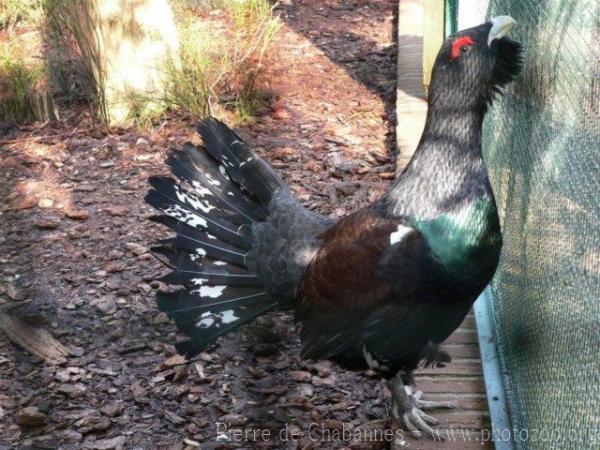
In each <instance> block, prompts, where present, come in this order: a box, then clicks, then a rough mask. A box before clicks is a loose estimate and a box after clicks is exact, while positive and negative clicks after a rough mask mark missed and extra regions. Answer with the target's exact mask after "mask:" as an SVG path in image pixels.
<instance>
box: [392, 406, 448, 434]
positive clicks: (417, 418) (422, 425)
mask: <svg viewBox="0 0 600 450" xmlns="http://www.w3.org/2000/svg"><path fill="white" fill-rule="evenodd" d="M398 415H399V414H398ZM397 418H402V421H403V422H404V425H405V426H406V429H407V430H408V431H409V432H410V434H411V435H412V436H413V437H415V438H416V439H420V438H421V437H422V436H423V433H425V434H427V435H429V436H431V437H432V438H433V439H441V436H440V435H439V433H438V432H437V431H435V430H434V429H433V428H431V427H430V426H429V425H437V424H438V423H439V422H438V420H437V419H436V418H435V417H431V416H430V415H429V414H425V413H424V412H423V411H421V410H420V409H419V408H416V407H413V408H412V409H411V410H410V411H406V412H405V413H404V414H402V417H397Z"/></svg>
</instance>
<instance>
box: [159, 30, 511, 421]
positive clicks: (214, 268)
mask: <svg viewBox="0 0 600 450" xmlns="http://www.w3.org/2000/svg"><path fill="white" fill-rule="evenodd" d="M504 20H505V21H506V19H504ZM511 20H512V19H511ZM500 22H501V21H500ZM500 22H498V23H500ZM498 23H495V22H493V21H492V22H490V23H488V24H484V25H482V26H480V27H476V28H473V29H471V30H467V31H465V32H462V33H463V34H460V33H459V35H458V36H457V37H456V38H452V39H450V40H449V41H448V43H447V44H445V47H443V48H442V50H441V51H440V54H439V56H438V60H437V61H436V65H435V67H434V74H433V80H432V91H431V95H430V98H429V110H428V117H427V121H426V125H425V129H424V131H423V135H422V138H421V141H420V143H419V146H418V148H417V150H416V152H415V155H414V157H413V159H412V160H411V162H410V164H409V165H408V167H407V168H406V169H405V170H404V172H403V173H402V174H401V175H400V176H399V177H398V178H397V180H396V181H395V182H394V183H393V184H392V186H391V187H390V189H389V190H388V192H387V193H386V194H385V195H384V196H383V197H382V198H381V199H379V200H378V201H377V202H375V203H374V204H372V205H370V206H369V207H367V208H364V209H361V210H359V211H356V212H354V213H352V214H350V215H349V216H347V217H345V218H343V219H341V220H340V221H338V222H335V221H333V220H331V219H328V218H325V217H323V216H320V215H318V214H315V213H313V212H311V211H308V210H306V209H305V208H303V207H302V206H301V205H300V204H299V203H298V202H297V200H296V199H295V198H294V197H293V196H292V194H291V192H290V191H289V189H288V188H287V187H286V185H285V183H284V182H283V181H282V180H281V178H280V177H279V176H278V175H277V174H276V173H275V171H274V170H273V169H272V168H271V167H270V166H268V164H266V163H265V162H264V161H262V160H261V159H260V158H259V157H258V156H256V155H255V154H254V153H253V152H252V151H251V150H250V149H249V148H248V147H247V146H246V144H245V143H244V142H243V141H242V139H241V138H240V137H239V136H237V135H236V134H235V133H234V132H233V131H232V130H230V129H229V128H228V127H227V126H226V125H224V124H222V123H221V122H218V121H216V120H213V119H208V120H205V121H203V122H202V123H201V124H200V126H199V128H198V131H199V133H200V135H201V136H202V139H203V142H204V147H205V150H203V149H200V148H196V147H194V146H192V145H191V144H187V145H186V146H185V147H184V148H183V150H182V151H176V152H174V153H173V154H172V155H171V156H170V157H169V159H168V160H167V163H168V164H169V165H170V167H171V169H172V172H173V174H174V175H175V177H176V178H177V180H171V179H164V178H154V179H152V180H151V184H152V185H153V187H154V189H153V190H152V191H151V192H150V193H149V195H148V197H147V200H148V202H149V203H150V204H151V205H152V206H155V207H156V208H158V209H159V210H161V211H163V212H164V213H165V214H166V216H159V217H158V218H157V219H156V220H157V221H159V222H161V223H163V224H165V225H167V226H169V227H170V228H172V229H173V230H174V231H176V233H177V234H176V236H175V237H174V238H173V239H169V240H167V241H163V246H162V247H160V248H159V249H157V251H158V252H159V253H162V254H164V255H165V256H166V258H167V259H168V263H169V264H170V265H171V267H172V268H173V269H174V271H173V272H172V273H171V274H169V275H167V277H166V278H165V281H167V282H169V283H171V284H176V285H182V286H183V288H182V289H180V290H178V291H176V292H172V293H168V294H159V306H160V307H161V309H163V310H165V311H166V312H167V313H168V314H169V315H170V317H171V318H173V319H174V320H175V322H176V323H177V324H178V326H179V328H180V329H181V330H182V331H183V332H184V333H185V334H186V335H187V336H188V337H189V338H190V340H189V341H187V342H185V343H181V344H179V347H178V348H179V350H180V351H182V352H184V353H186V354H188V355H194V354H196V353H198V352H199V351H201V350H203V349H204V348H206V347H207V346H208V345H211V344H212V343H214V342H215V341H216V340H217V339H218V338H219V337H220V336H222V335H223V334H225V333H227V332H230V331H233V330H236V329H238V328H239V327H240V326H242V325H244V324H246V323H248V322H250V321H251V320H253V319H254V318H255V317H257V316H258V315H260V314H263V313H265V312H267V311H271V310H275V309H293V310H294V313H295V318H296V320H297V321H298V322H299V323H300V327H301V340H302V356H303V357H306V358H313V359H320V358H326V359H332V360H335V361H337V362H339V363H341V364H343V365H345V366H347V367H350V368H354V369H364V368H370V369H373V370H375V371H377V372H379V373H380V374H381V375H383V376H385V377H393V376H394V374H396V373H398V372H402V373H410V372H411V371H412V370H414V369H415V368H416V367H417V365H418V364H419V363H420V362H425V363H444V362H447V361H448V360H449V357H448V355H447V354H446V353H445V352H443V351H441V350H439V349H438V345H439V344H440V343H441V342H443V341H444V340H445V339H446V338H447V337H448V336H449V335H450V334H451V333H452V332H453V331H454V330H455V329H456V328H457V327H458V326H459V324H460V323H461V322H462V320H463V319H464V317H465V316H466V314H467V313H468V311H469V309H470V308H471V305H472V303H473V301H474V300H475V298H476V297H477V296H478V295H479V293H480V292H481V291H482V290H483V289H484V287H485V285H486V284H487V283H488V282H489V280H490V279H491V277H492V275H493V273H494V271H495V269H496V265H497V263H498V258H499V254H500V248H501V235H500V227H499V222H498V215H497V212H496V205H495V202H494V197H493V194H492V190H491V187H490V183H489V180H488V177H487V171H486V168H485V165H484V162H483V159H482V155H481V128H482V122H483V118H484V114H485V112H486V110H487V108H488V106H489V104H490V102H491V98H492V96H493V94H494V93H495V92H496V91H498V90H499V88H500V87H501V86H502V85H504V84H506V83H507V82H509V81H510V80H512V78H513V77H514V76H515V75H516V73H518V68H519V67H520V56H519V55H520V50H519V46H518V44H516V43H514V42H513V41H510V40H508V39H506V38H503V39H500V40H497V41H494V42H493V44H488V40H489V39H488V34H489V35H491V33H492V31H493V30H497V29H499V28H498V27H500V25H502V23H504V22H502V23H500V25H498ZM502 36H503V35H502ZM502 36H501V37H502ZM471 47H472V48H473V49H472V48H471ZM488 47H489V48H488ZM469 53H470V54H469ZM461 55H466V56H461ZM409 378H410V377H409ZM407 383H408V382H407ZM397 395H398V396H401V395H403V394H401V393H399V394H397ZM398 398H399V397H398ZM417 400H418V399H417ZM417 400H414V402H417ZM399 403H402V399H400V400H399ZM415 404H416V403H415ZM407 405H408V406H407ZM410 405H413V403H410V404H409V403H406V404H405V405H404V406H403V408H404V409H406V408H409V407H412V406H410ZM413 406H414V405H413ZM420 417H422V416H420ZM405 420H406V418H405ZM414 420H417V421H418V419H414ZM407 425H408V424H407ZM420 428H421V429H426V428H423V427H420Z"/></svg>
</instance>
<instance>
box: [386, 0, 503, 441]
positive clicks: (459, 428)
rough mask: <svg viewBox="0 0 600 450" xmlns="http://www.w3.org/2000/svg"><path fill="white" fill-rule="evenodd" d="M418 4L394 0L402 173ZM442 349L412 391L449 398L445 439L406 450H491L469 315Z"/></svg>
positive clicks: (441, 413)
mask: <svg viewBox="0 0 600 450" xmlns="http://www.w3.org/2000/svg"><path fill="white" fill-rule="evenodd" d="M423 2H424V0H399V18H398V84H397V100H396V114H397V128H396V139H397V148H398V161H397V170H402V168H404V166H405V165H406V164H407V163H408V161H409V160H410V157H411V156H412V153H413V152H414V149H415V148H416V146H417V144H418V140H419V138H420V135H421V131H422V130H423V125H424V123H425V116H426V113H427V102H426V100H425V94H424V91H423V85H422V76H423V64H422V58H423ZM443 348H444V349H445V350H446V351H447V352H448V353H449V354H450V355H451V356H452V363H450V364H448V365H447V366H446V367H444V368H441V369H422V370H419V371H418V372H417V374H416V381H417V387H418V388H419V389H420V390H422V391H423V392H424V398H425V399H432V400H452V401H454V402H455V405H456V409H453V410H436V411H432V414H433V415H434V416H435V417H436V418H437V419H438V420H439V421H440V424H439V425H438V426H437V429H438V431H439V432H440V436H441V437H442V438H444V441H433V440H431V439H420V440H417V439H413V438H410V437H408V438H407V440H406V448H410V449H419V450H446V449H449V450H450V449H453V450H454V449H456V450H469V449H475V448H477V449H483V450H487V449H493V448H494V445H493V443H492V442H490V441H489V440H488V439H487V436H488V434H487V431H488V430H489V429H490V423H489V412H488V404H487V399H486V396H485V384H484V380H483V370H482V366H481V358H480V353H479V345H478V341H477V330H476V327H475V318H474V315H473V313H472V312H471V313H470V314H469V315H468V316H467V318H466V319H465V321H464V322H463V323H462V325H461V326H460V328H459V329H458V330H456V332H455V333H454V334H453V335H452V336H450V338H448V340H447V341H446V342H445V343H444V345H443ZM482 441H483V442H482Z"/></svg>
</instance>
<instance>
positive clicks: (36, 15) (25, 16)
mask: <svg viewBox="0 0 600 450" xmlns="http://www.w3.org/2000/svg"><path fill="white" fill-rule="evenodd" d="M43 3H44V0H2V1H1V2H0V27H1V28H2V29H3V30H6V31H12V30H13V29H14V28H15V27H16V26H17V24H18V23H19V22H20V21H22V20H24V21H30V22H38V21H40V19H41V18H42V17H43V15H44V10H43Z"/></svg>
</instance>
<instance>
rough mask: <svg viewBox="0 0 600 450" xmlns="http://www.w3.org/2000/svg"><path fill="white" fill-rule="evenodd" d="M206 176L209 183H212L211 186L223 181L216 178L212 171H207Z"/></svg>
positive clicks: (218, 184)
mask: <svg viewBox="0 0 600 450" xmlns="http://www.w3.org/2000/svg"><path fill="white" fill-rule="evenodd" d="M204 176H205V177H206V181H207V182H208V184H210V185H211V186H220V185H221V182H220V181H218V180H215V179H214V178H213V177H212V175H211V174H210V173H205V174H204Z"/></svg>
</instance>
